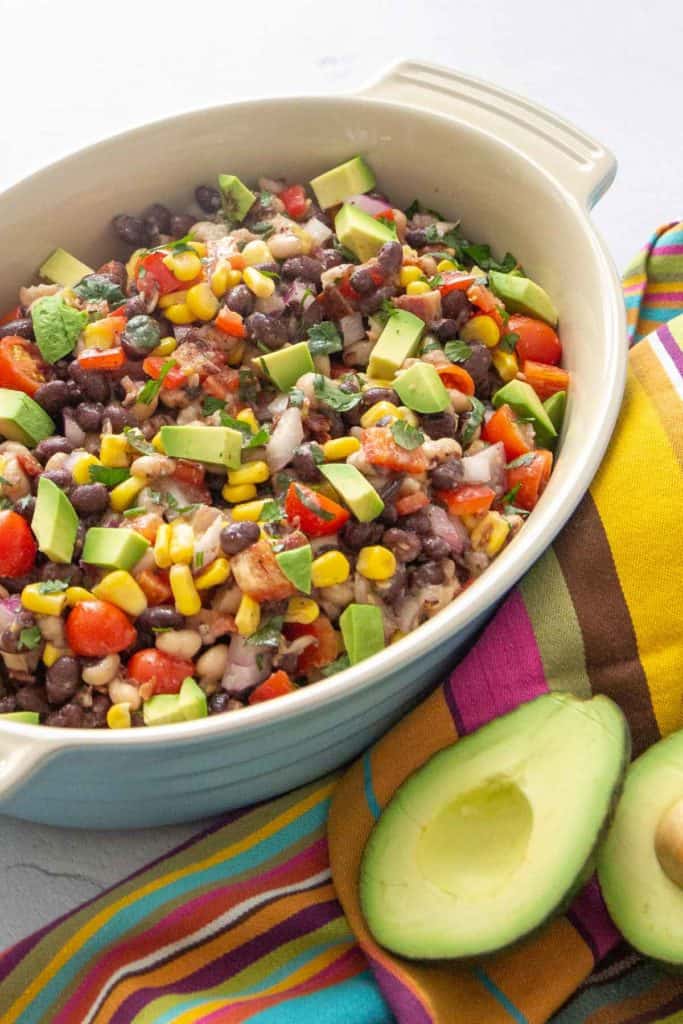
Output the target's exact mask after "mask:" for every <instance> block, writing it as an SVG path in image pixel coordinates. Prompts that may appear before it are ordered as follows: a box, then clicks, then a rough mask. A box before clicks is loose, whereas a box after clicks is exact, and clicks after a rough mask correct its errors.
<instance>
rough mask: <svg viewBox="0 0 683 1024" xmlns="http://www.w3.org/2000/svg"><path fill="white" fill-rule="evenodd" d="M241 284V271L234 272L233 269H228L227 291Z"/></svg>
mask: <svg viewBox="0 0 683 1024" xmlns="http://www.w3.org/2000/svg"><path fill="white" fill-rule="evenodd" d="M241 283H242V271H241V270H235V269H234V268H233V267H230V270H229V271H228V290H229V289H230V288H235V287H237V285H238V284H241Z"/></svg>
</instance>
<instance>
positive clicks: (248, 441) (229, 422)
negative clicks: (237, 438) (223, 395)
mask: <svg viewBox="0 0 683 1024" xmlns="http://www.w3.org/2000/svg"><path fill="white" fill-rule="evenodd" d="M221 423H222V425H223V426H224V427H230V429H231V430H239V432H240V434H241V435H242V447H243V448H260V447H261V446H262V445H264V444H267V443H268V440H269V438H270V430H269V429H268V427H267V426H266V425H265V424H262V425H261V426H260V427H259V429H258V430H257V431H256V433H252V430H251V427H250V426H249V424H248V423H245V422H244V421H243V420H236V419H235V418H234V417H233V416H229V415H228V414H227V412H222V413H221Z"/></svg>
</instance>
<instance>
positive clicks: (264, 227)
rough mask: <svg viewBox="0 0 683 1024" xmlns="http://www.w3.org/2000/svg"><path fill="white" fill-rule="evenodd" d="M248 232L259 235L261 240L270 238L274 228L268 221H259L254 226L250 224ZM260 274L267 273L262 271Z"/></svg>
mask: <svg viewBox="0 0 683 1024" xmlns="http://www.w3.org/2000/svg"><path fill="white" fill-rule="evenodd" d="M249 230H250V231H253V232H254V234H255V235H260V236H261V238H270V236H271V235H272V234H273V232H274V231H275V228H274V227H273V225H272V224H271V223H270V221H269V220H259V221H257V222H256V224H252V225H251V226H250V228H249ZM261 273H262V274H263V273H267V271H263V270H262V271H261Z"/></svg>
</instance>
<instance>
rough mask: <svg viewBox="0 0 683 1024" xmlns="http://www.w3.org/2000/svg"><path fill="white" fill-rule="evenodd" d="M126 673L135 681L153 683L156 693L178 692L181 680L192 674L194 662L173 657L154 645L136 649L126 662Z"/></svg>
mask: <svg viewBox="0 0 683 1024" xmlns="http://www.w3.org/2000/svg"><path fill="white" fill-rule="evenodd" d="M127 671H128V675H129V676H130V678H131V679H133V680H134V681H135V682H136V683H138V684H142V683H154V692H155V694H156V693H178V692H179V691H180V687H181V686H182V683H183V680H184V679H187V677H188V676H193V675H194V663H193V662H191V661H188V660H186V659H185V658H174V657H173V656H172V655H171V654H166V652H165V651H159V650H157V649H156V647H147V648H145V650H143V651H136V652H135V654H134V655H133V657H132V658H131V659H130V661H129V662H128V668H127Z"/></svg>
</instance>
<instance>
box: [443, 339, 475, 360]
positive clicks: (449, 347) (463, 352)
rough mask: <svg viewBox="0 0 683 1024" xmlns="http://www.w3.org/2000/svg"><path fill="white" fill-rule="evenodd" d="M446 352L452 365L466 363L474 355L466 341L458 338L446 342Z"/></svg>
mask: <svg viewBox="0 0 683 1024" xmlns="http://www.w3.org/2000/svg"><path fill="white" fill-rule="evenodd" d="M444 352H445V353H446V356H447V357H448V358H449V359H450V361H451V362H452V363H465V362H467V360H468V359H469V358H470V356H471V355H472V348H471V346H470V345H468V344H467V342H466V341H460V339H459V338H456V339H455V341H447V342H446V344H445V346H444Z"/></svg>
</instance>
